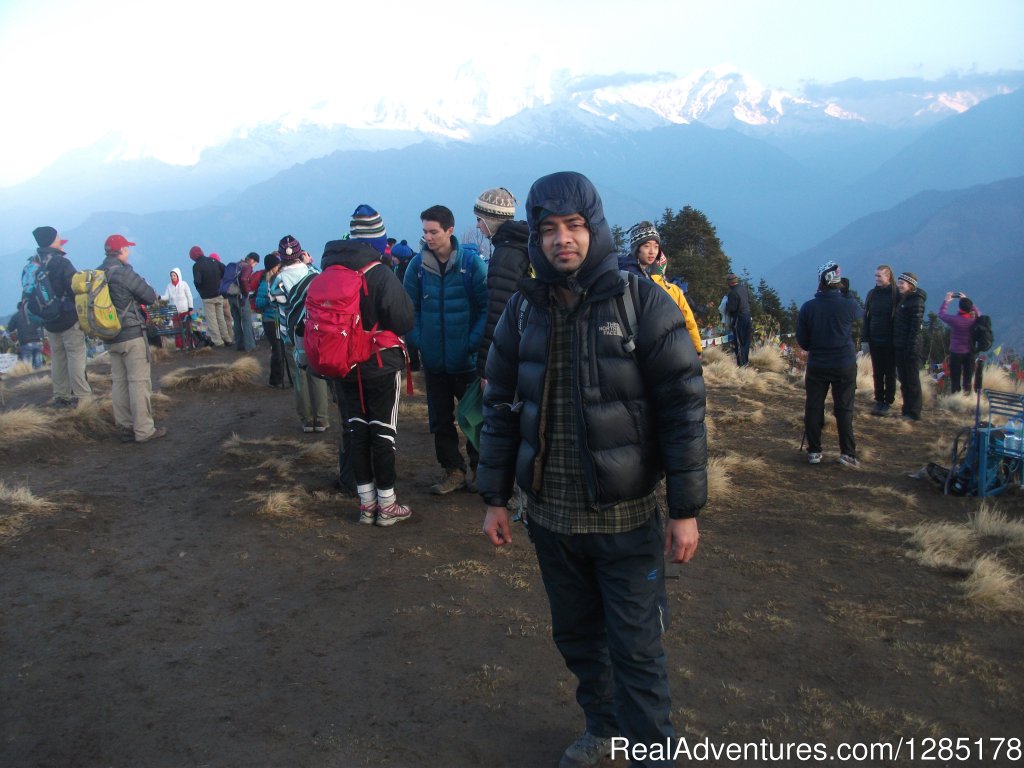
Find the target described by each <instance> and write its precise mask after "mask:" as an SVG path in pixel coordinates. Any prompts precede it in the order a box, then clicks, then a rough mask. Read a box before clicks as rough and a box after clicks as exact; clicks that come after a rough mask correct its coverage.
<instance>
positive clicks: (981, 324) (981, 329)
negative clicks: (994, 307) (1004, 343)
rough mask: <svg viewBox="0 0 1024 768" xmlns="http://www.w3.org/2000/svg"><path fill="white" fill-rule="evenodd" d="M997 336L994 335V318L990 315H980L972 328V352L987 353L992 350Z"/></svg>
mask: <svg viewBox="0 0 1024 768" xmlns="http://www.w3.org/2000/svg"><path fill="white" fill-rule="evenodd" d="M995 340H996V339H995V335H994V334H993V333H992V318H991V317H989V316H988V315H980V316H979V317H978V319H977V320H975V321H974V325H972V326H971V352H973V353H974V354H978V353H979V352H987V351H988V350H990V349H992V344H993V343H994V342H995Z"/></svg>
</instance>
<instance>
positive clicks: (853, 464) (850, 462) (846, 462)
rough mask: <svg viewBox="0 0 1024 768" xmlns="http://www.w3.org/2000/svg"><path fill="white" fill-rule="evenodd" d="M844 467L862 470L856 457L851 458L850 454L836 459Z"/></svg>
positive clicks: (840, 455) (844, 454)
mask: <svg viewBox="0 0 1024 768" xmlns="http://www.w3.org/2000/svg"><path fill="white" fill-rule="evenodd" d="M836 461H838V462H839V463H840V464H842V465H843V466H844V467H850V468H851V469H860V462H859V461H857V457H856V456H851V455H850V454H848V453H841V454H839V458H838V459H836Z"/></svg>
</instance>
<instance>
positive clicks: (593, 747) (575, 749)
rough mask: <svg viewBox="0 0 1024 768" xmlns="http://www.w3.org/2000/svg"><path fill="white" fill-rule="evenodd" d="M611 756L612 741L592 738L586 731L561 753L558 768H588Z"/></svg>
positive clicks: (597, 737)
mask: <svg viewBox="0 0 1024 768" xmlns="http://www.w3.org/2000/svg"><path fill="white" fill-rule="evenodd" d="M611 754H612V740H611V739H610V738H608V739H603V738H601V737H600V736H594V735H593V734H592V733H590V732H589V731H587V732H586V733H584V734H583V735H582V736H580V737H579V738H578V739H576V741H574V742H573V743H572V744H570V745H569V747H568V748H567V749H566V750H565V752H563V753H562V759H561V760H559V761H558V768H590V767H591V766H595V765H600V764H601V761H602V760H604V759H605V758H606V757H609V756H611Z"/></svg>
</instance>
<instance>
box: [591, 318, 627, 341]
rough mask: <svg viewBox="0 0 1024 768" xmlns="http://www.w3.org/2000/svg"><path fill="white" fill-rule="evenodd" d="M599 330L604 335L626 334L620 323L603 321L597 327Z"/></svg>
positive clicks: (619, 335)
mask: <svg viewBox="0 0 1024 768" xmlns="http://www.w3.org/2000/svg"><path fill="white" fill-rule="evenodd" d="M597 330H598V333H600V334H601V335H602V336H618V337H619V338H622V337H623V336H625V335H626V334H625V333H623V332H622V326H621V325H619V324H618V323H612V322H607V323H601V325H599V326H598V327H597Z"/></svg>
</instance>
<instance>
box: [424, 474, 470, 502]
mask: <svg viewBox="0 0 1024 768" xmlns="http://www.w3.org/2000/svg"><path fill="white" fill-rule="evenodd" d="M465 487H466V473H465V472H463V471H462V470H461V469H446V470H445V471H444V477H442V478H441V479H440V480H439V481H438V482H436V483H434V484H433V485H432V486H430V492H431V493H432V494H434V495H435V496H444V495H445V494H446V493H451V492H452V491H457V490H459V489H460V488H465Z"/></svg>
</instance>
